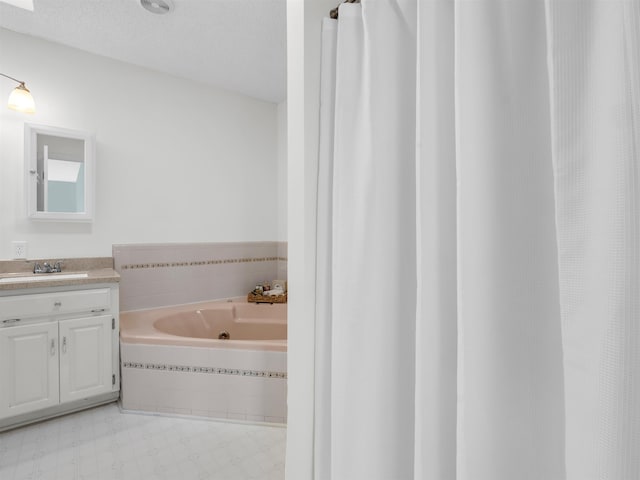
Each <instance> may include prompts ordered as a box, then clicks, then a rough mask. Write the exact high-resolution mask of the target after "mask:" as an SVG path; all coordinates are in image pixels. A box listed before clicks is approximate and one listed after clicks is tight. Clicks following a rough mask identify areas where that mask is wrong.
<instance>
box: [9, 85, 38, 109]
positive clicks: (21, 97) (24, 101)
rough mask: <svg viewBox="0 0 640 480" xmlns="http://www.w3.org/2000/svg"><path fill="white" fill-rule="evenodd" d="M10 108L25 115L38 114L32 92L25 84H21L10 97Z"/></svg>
mask: <svg viewBox="0 0 640 480" xmlns="http://www.w3.org/2000/svg"><path fill="white" fill-rule="evenodd" d="M8 107H9V108H10V109H11V110H16V111H18V112H23V113H35V112H36V105H35V103H34V102H33V97H32V96H31V92H30V91H29V89H28V88H27V87H25V86H24V83H21V84H20V85H18V86H17V87H16V88H14V89H13V91H12V92H11V95H9V104H8Z"/></svg>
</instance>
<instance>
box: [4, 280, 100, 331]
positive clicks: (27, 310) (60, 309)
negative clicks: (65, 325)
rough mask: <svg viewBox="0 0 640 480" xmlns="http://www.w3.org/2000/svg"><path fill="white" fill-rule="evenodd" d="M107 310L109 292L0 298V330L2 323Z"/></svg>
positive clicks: (76, 291)
mask: <svg viewBox="0 0 640 480" xmlns="http://www.w3.org/2000/svg"><path fill="white" fill-rule="evenodd" d="M110 307H111V290H110V289H109V288H97V289H92V290H74V291H68V292H55V293H35V294H25V295H14V296H10V297H0V326H4V325H3V324H2V322H3V321H4V320H13V319H17V318H19V319H26V318H33V317H39V316H47V315H61V314H72V313H83V312H91V311H108V310H109V309H110ZM6 323H9V322H6Z"/></svg>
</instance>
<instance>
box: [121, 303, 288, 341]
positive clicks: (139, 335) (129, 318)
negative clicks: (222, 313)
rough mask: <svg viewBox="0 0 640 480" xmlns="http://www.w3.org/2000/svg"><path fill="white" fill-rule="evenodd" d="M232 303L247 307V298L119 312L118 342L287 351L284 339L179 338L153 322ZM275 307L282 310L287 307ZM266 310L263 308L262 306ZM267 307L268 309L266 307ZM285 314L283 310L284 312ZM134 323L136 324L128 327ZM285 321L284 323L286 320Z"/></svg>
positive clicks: (229, 305)
mask: <svg viewBox="0 0 640 480" xmlns="http://www.w3.org/2000/svg"><path fill="white" fill-rule="evenodd" d="M234 304H248V302H247V300H246V298H244V297H235V298H231V299H221V300H210V301H206V302H194V303H185V304H180V305H171V306H166V307H154V308H147V309H140V310H129V311H126V312H120V342H121V343H126V344H146V345H175V346H181V347H195V348H223V349H236V350H258V351H277V352H286V351H287V340H234V339H231V340H219V339H211V338H197V337H181V336H178V335H171V334H169V333H165V332H161V331H159V330H156V329H155V328H154V326H153V323H154V322H155V321H157V320H158V319H159V318H161V317H160V316H157V315H159V314H162V317H164V316H166V315H171V314H176V313H183V312H188V311H192V310H198V309H199V308H198V307H202V308H204V307H206V306H211V305H217V306H220V307H222V306H224V307H229V308H231V307H233V305H234ZM272 305H280V306H277V307H276V308H285V309H286V304H272ZM265 307H266V305H265ZM267 308H269V307H267ZM285 312H286V310H285ZM130 322H134V323H135V325H134V326H132V325H129V323H130ZM284 322H285V323H286V322H287V319H286V318H285V320H284Z"/></svg>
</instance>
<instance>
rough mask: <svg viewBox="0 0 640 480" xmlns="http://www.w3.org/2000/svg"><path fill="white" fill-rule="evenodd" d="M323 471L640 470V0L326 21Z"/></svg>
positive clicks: (319, 469)
mask: <svg viewBox="0 0 640 480" xmlns="http://www.w3.org/2000/svg"><path fill="white" fill-rule="evenodd" d="M321 96H322V98H321V132H320V133H321V146H320V152H319V160H320V170H319V172H318V173H319V176H318V245H317V252H318V254H317V255H318V257H317V272H318V273H317V275H318V277H317V292H316V296H317V305H316V342H317V348H316V372H315V378H316V405H315V412H316V419H315V443H314V448H315V457H314V458H315V468H314V474H315V478H316V480H404V479H416V480H417V479H421V480H561V479H562V480H596V479H597V480H605V479H606V480H639V479H640V190H639V187H638V184H639V183H640V173H639V169H640V2H637V1H623V0H599V1H590V0H582V1H579V2H578V1H574V0H547V1H546V2H544V1H524V0H522V1H517V0H513V1H483V0H476V1H469V0H466V1H462V0H460V1H454V0H429V1H422V0H368V1H367V0H363V1H362V3H361V4H344V5H342V6H341V7H340V17H339V20H337V21H335V20H328V19H327V20H325V22H324V25H323V58H322V92H321Z"/></svg>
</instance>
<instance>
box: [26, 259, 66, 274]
mask: <svg viewBox="0 0 640 480" xmlns="http://www.w3.org/2000/svg"><path fill="white" fill-rule="evenodd" d="M61 271H62V262H60V261H58V262H56V263H54V264H53V265H50V264H49V263H47V262H44V263H43V264H42V265H40V264H39V263H38V262H36V263H35V264H34V265H33V273H59V272H61Z"/></svg>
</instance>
